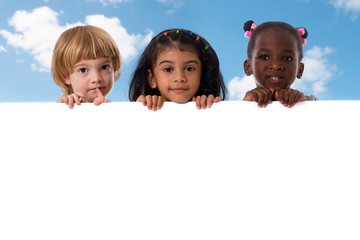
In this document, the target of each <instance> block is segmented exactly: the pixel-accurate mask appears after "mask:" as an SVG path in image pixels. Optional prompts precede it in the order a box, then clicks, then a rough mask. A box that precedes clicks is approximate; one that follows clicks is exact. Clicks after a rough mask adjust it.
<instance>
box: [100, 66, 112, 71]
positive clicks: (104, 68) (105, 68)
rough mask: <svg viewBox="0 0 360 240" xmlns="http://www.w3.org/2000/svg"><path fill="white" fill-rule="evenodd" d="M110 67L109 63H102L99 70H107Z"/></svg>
mask: <svg viewBox="0 0 360 240" xmlns="http://www.w3.org/2000/svg"><path fill="white" fill-rule="evenodd" d="M108 69H110V65H102V66H101V70H108Z"/></svg>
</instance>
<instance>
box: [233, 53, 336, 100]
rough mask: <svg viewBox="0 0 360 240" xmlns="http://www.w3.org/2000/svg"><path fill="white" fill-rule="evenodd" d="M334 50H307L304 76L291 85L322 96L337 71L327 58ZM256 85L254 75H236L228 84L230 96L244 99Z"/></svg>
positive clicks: (306, 92) (235, 98) (307, 92)
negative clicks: (240, 76) (241, 76)
mask: <svg viewBox="0 0 360 240" xmlns="http://www.w3.org/2000/svg"><path fill="white" fill-rule="evenodd" d="M333 52H334V51H333V50H332V49H331V48H328V47H325V48H321V47H317V46H315V47H313V48H312V49H310V50H308V51H306V52H305V54H304V59H303V62H304V65H305V70H304V74H303V77H302V78H301V79H296V80H295V82H294V84H293V85H292V86H291V87H292V88H294V89H297V90H299V91H302V92H304V93H305V95H310V94H314V95H315V96H317V97H318V96H321V94H323V93H324V92H325V91H326V83H327V82H328V81H329V80H330V79H331V77H332V76H333V75H334V73H335V71H336V66H335V65H333V64H330V63H329V60H328V59H327V55H329V54H331V53H333ZM255 87H256V85H255V80H254V78H253V76H252V75H251V76H244V77H243V78H241V79H240V78H239V77H237V76H236V77H234V78H233V79H231V80H230V82H229V83H228V84H227V88H228V91H229V95H230V97H229V98H230V99H232V100H242V99H243V98H244V96H245V93H246V92H247V91H249V90H251V89H253V88H255Z"/></svg>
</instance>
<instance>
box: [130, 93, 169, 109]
mask: <svg viewBox="0 0 360 240" xmlns="http://www.w3.org/2000/svg"><path fill="white" fill-rule="evenodd" d="M136 102H142V104H143V105H144V106H147V108H148V109H149V110H153V111H156V110H159V109H161V108H162V106H163V104H164V99H163V97H162V96H157V95H147V96H144V95H140V96H139V97H138V98H137V99H136Z"/></svg>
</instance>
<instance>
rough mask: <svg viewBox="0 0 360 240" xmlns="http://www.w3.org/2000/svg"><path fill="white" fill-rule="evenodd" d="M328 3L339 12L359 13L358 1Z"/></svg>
mask: <svg viewBox="0 0 360 240" xmlns="http://www.w3.org/2000/svg"><path fill="white" fill-rule="evenodd" d="M330 3H331V4H332V5H334V7H335V8H336V9H337V10H338V11H340V10H343V11H345V12H346V13H347V12H353V13H359V12H360V0H331V1H330Z"/></svg>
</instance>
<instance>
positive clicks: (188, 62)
mask: <svg viewBox="0 0 360 240" xmlns="http://www.w3.org/2000/svg"><path fill="white" fill-rule="evenodd" d="M164 63H170V64H174V62H173V61H170V60H163V61H161V62H160V63H159V65H161V64H164ZM190 63H194V64H199V62H198V61H196V60H189V61H186V62H184V64H190Z"/></svg>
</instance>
